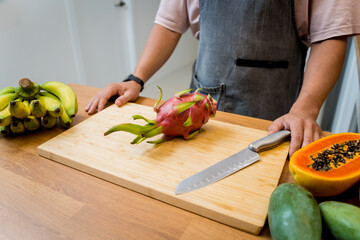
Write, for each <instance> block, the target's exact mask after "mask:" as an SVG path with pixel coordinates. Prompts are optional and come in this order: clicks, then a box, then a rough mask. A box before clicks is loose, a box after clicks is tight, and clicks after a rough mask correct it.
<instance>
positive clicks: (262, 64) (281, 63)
mask: <svg viewBox="0 0 360 240" xmlns="http://www.w3.org/2000/svg"><path fill="white" fill-rule="evenodd" d="M236 66H239V67H258V68H288V66H289V62H288V61H287V60H277V61H271V60H269V61H267V60H251V59H241V58H238V59H236Z"/></svg>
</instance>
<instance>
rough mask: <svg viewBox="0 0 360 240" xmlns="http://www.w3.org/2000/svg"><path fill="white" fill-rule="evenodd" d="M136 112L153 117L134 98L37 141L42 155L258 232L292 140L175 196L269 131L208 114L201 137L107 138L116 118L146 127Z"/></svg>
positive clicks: (122, 134)
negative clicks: (147, 140)
mask: <svg viewBox="0 0 360 240" xmlns="http://www.w3.org/2000/svg"><path fill="white" fill-rule="evenodd" d="M136 114H141V115H143V116H144V117H145V118H148V119H155V117H156V113H155V112H154V111H153V109H152V107H148V106H143V105H140V104H136V103H127V104H125V105H124V106H122V107H121V108H118V107H117V106H115V105H112V106H110V107H108V108H107V109H105V110H103V111H101V112H100V113H98V114H96V115H95V116H93V117H91V118H89V119H87V120H85V121H83V122H82V123H80V124H78V125H77V126H74V127H73V128H71V129H69V130H68V131H66V132H64V133H62V134H60V135H58V136H57V137H55V138H53V139H51V140H49V141H47V142H45V143H44V144H42V145H40V146H39V147H38V150H39V151H38V152H39V154H40V155H41V156H44V157H47V158H49V159H52V160H55V161H58V162H60V163H63V164H65V165H68V166H71V167H73V168H76V169H79V170H81V171H83V172H86V173H89V174H91V175H94V176H97V177H99V178H102V179H105V180H108V181H110V182H113V183H116V184H119V185H120V186H123V187H126V188H129V189H131V190H134V191H137V192H139V193H142V194H145V195H147V196H150V197H153V198H156V199H159V200H162V201H164V202H167V203H170V204H172V205H175V206H178V207H181V208H183V209H186V210H190V211H192V212H194V213H197V214H200V215H202V216H205V217H208V218H210V219H213V220H217V221H219V222H222V223H225V224H227V225H229V226H233V227H236V228H239V229H241V230H244V231H247V232H250V233H253V234H259V232H260V231H261V229H262V227H263V226H264V224H265V220H266V216H267V209H268V204H269V201H270V195H271V193H272V192H273V190H274V189H275V188H276V186H277V184H278V181H279V178H280V175H281V171H282V169H283V166H284V163H285V160H286V156H287V154H288V149H289V142H286V143H283V144H282V145H280V146H278V147H276V148H274V149H271V150H268V151H264V152H261V153H260V156H261V159H260V160H259V161H258V162H256V163H254V164H252V165H251V166H249V167H247V168H245V169H243V170H241V171H239V172H237V173H235V174H232V175H231V176H229V177H227V178H225V179H223V180H221V181H219V182H217V183H216V184H212V185H210V186H207V187H205V188H202V189H199V190H197V191H193V192H190V193H186V194H182V195H178V196H176V195H175V194H174V190H175V188H176V186H177V184H178V183H179V182H180V181H181V180H183V179H185V178H186V177H188V176H191V175H193V174H195V173H197V172H200V171H201V170H203V169H205V168H207V167H209V166H211V165H213V164H215V163H217V162H219V161H221V160H223V159H225V158H227V157H229V156H231V155H233V154H235V153H237V152H238V151H239V150H240V149H245V148H247V146H248V145H249V144H250V143H252V142H254V141H256V140H258V139H260V138H263V137H265V136H267V132H266V131H261V130H258V129H253V128H247V127H242V126H239V125H235V124H231V123H224V122H221V121H216V120H212V119H210V121H209V122H208V123H207V124H206V125H205V126H204V127H203V129H204V130H205V132H203V133H201V134H198V135H197V136H196V137H194V138H192V139H190V140H184V139H182V138H174V139H172V140H171V141H167V142H164V143H162V144H159V145H153V144H147V143H145V142H142V143H141V144H137V145H132V144H130V142H131V141H132V139H133V138H135V136H134V135H133V134H130V133H127V132H115V133H112V134H110V135H108V136H104V132H106V131H107V130H108V129H109V128H110V127H112V126H114V125H117V124H119V123H133V124H136V123H137V124H143V125H145V124H146V122H145V121H143V120H133V119H132V117H131V116H133V115H136ZM159 137H161V136H155V137H154V139H156V138H159ZM150 140H152V139H150Z"/></svg>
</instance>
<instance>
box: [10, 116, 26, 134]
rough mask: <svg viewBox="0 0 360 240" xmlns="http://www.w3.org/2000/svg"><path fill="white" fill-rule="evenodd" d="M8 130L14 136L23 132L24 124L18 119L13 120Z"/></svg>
mask: <svg viewBox="0 0 360 240" xmlns="http://www.w3.org/2000/svg"><path fill="white" fill-rule="evenodd" d="M10 129H11V131H12V132H13V133H16V134H18V133H23V132H25V126H24V123H23V122H22V121H21V120H20V119H14V120H13V121H12V123H11V125H10Z"/></svg>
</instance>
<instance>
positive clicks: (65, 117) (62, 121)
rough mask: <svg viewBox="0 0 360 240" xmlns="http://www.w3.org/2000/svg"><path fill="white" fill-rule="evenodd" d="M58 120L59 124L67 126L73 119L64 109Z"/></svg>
mask: <svg viewBox="0 0 360 240" xmlns="http://www.w3.org/2000/svg"><path fill="white" fill-rule="evenodd" d="M59 120H60V124H61V126H63V127H64V128H69V127H70V125H71V123H72V122H73V119H72V118H71V117H70V116H69V115H68V114H67V113H66V112H65V111H63V112H62V114H61V115H60V117H59Z"/></svg>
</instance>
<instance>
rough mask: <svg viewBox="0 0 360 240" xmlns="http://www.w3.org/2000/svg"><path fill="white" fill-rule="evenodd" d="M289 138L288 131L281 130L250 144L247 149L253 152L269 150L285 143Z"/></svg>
mask: <svg viewBox="0 0 360 240" xmlns="http://www.w3.org/2000/svg"><path fill="white" fill-rule="evenodd" d="M289 137H290V131H288V130H282V131H280V132H276V133H273V134H271V135H268V136H266V137H263V138H261V139H259V140H257V141H255V142H253V143H250V145H249V147H248V148H249V149H250V150H251V151H254V152H261V151H265V150H269V149H272V148H274V147H276V146H278V145H280V144H281V143H283V142H285V141H287V140H288V139H289Z"/></svg>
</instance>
